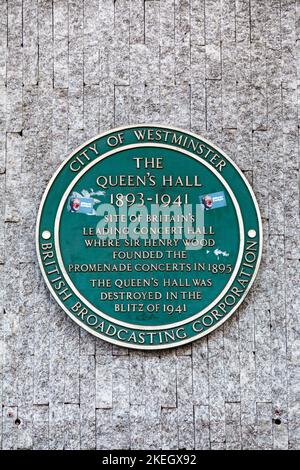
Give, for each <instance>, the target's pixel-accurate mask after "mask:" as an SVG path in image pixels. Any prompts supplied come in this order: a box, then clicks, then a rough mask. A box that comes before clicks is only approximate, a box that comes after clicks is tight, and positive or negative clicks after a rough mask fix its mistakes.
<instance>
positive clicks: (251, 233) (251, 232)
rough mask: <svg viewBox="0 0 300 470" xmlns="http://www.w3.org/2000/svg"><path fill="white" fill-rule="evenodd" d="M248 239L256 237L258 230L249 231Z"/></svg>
mask: <svg viewBox="0 0 300 470" xmlns="http://www.w3.org/2000/svg"><path fill="white" fill-rule="evenodd" d="M248 237H250V238H254V237H256V230H253V229H251V230H248Z"/></svg>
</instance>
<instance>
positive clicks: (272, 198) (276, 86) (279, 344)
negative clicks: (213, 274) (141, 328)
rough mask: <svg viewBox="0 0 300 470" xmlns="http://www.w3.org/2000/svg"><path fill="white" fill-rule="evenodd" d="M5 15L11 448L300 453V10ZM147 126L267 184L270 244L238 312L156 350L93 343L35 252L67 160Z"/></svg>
mask: <svg viewBox="0 0 300 470" xmlns="http://www.w3.org/2000/svg"><path fill="white" fill-rule="evenodd" d="M0 11H1V15H0V201H1V202H0V380H1V383H0V397H1V405H2V406H1V408H0V410H1V413H0V419H1V420H2V424H1V425H0V444H1V447H2V448H3V449H78V448H82V449H95V448H96V449H113V448H119V449H128V448H132V449H143V448H148V449H161V448H162V449H179V448H181V449H183V448H186V449H192V448H196V449H248V448H249V449H300V425H299V423H300V366H299V360H300V353H299V351H300V333H299V331H300V320H299V318H300V315H299V309H300V304H299V287H300V277H299V276H300V275H299V272H300V270H299V228H300V219H299V161H300V160H299V116H300V113H299V96H298V95H299V91H298V88H299V78H300V77H299V72H300V71H299V40H300V21H299V18H300V15H299V13H300V8H299V2H296V1H295V0H281V1H280V0H263V1H262V0H251V1H250V0H222V1H221V0H205V1H202V0H151V1H150V0H145V1H144V0H116V1H114V0H78V1H77V0H71V1H68V0H54V1H53V2H52V1H48V0H39V1H37V0H23V1H21V0H13V1H9V2H7V1H5V0H0ZM141 121H146V122H161V123H163V124H170V125H174V126H177V127H184V128H188V129H189V128H190V129H192V130H193V131H195V132H199V133H200V134H203V136H204V137H206V138H208V139H211V140H212V141H213V142H214V143H215V144H217V145H219V146H220V147H221V148H223V149H224V150H225V151H226V152H227V153H228V154H229V155H230V156H231V157H232V158H233V160H234V161H235V162H236V163H237V164H238V165H239V166H240V167H241V168H242V169H243V170H244V171H245V175H246V177H247V178H248V179H249V180H250V181H251V182H252V184H253V188H254V191H255V194H256V195H257V199H258V202H259V205H260V209H261V214H262V218H263V231H264V253H263V259H262V264H261V268H260V272H259V275H258V278H257V280H256V282H255V284H254V286H253V288H252V290H251V293H250V294H249V296H248V297H247V300H246V301H245V303H244V304H243V305H242V306H241V307H240V308H239V311H238V313H237V314H236V316H235V317H234V318H232V319H230V320H229V321H227V322H226V323H225V324H224V326H223V327H221V328H219V329H218V330H216V331H215V332H213V333H211V334H210V336H209V337H208V338H207V337H206V338H203V339H202V340H200V341H198V342H196V343H194V344H193V345H188V346H186V347H184V348H181V349H179V350H177V351H176V350H170V351H162V352H161V353H158V352H155V353H149V354H146V353H144V352H139V351H128V350H127V349H123V348H119V347H116V346H112V345H110V344H108V343H105V342H103V341H101V340H98V339H97V338H94V337H92V336H91V335H89V334H88V333H86V332H85V331H83V330H80V329H79V327H78V326H77V325H75V324H74V323H73V322H72V321H71V320H70V319H69V318H68V317H66V315H65V314H64V313H63V312H62V311H61V309H60V308H59V307H58V306H57V305H56V304H55V302H54V301H53V300H52V299H51V298H50V296H49V293H48V291H47V289H46V287H45V284H44V282H43V280H42V277H41V274H40V272H39V269H38V266H37V259H36V255H35V248H34V228H35V220H36V213H37V208H38V205H39V202H40V198H41V195H42V193H43V191H44V189H45V187H46V184H47V182H48V181H49V179H50V177H51V176H52V174H53V173H54V171H55V170H56V169H57V167H58V165H59V164H60V163H61V162H62V161H63V159H64V158H65V157H66V155H67V153H68V152H70V151H71V150H73V149H74V148H76V147H77V146H78V145H80V144H81V143H82V142H84V141H85V140H87V139H88V138H91V137H92V136H94V135H96V134H97V133H99V132H101V131H104V130H107V129H109V128H112V127H114V126H120V125H126V124H131V123H137V122H141ZM21 197H22V205H20V198H21ZM21 209H22V210H21Z"/></svg>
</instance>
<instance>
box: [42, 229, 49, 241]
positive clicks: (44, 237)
mask: <svg viewBox="0 0 300 470" xmlns="http://www.w3.org/2000/svg"><path fill="white" fill-rule="evenodd" d="M42 238H43V239H44V240H49V238H51V232H49V230H44V231H43V233H42Z"/></svg>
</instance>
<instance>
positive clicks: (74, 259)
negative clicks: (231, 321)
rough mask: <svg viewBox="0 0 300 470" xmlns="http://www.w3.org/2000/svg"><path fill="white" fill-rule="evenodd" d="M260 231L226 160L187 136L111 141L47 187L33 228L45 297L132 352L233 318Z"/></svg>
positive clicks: (99, 142) (135, 129)
mask: <svg viewBox="0 0 300 470" xmlns="http://www.w3.org/2000/svg"><path fill="white" fill-rule="evenodd" d="M261 248H262V227H261V219H260V214H259V209H258V205H257V202H256V200H255V197H254V194H253V191H252V189H251V187H250V185H249V183H248V182H247V180H246V179H245V177H244V176H243V174H242V173H241V171H240V170H239V169H238V168H237V166H236V165H235V164H234V163H233V162H232V160H231V159H230V158H229V157H228V156H226V155H225V154H224V153H223V152H222V151H221V150H220V149H218V148H217V147H215V146H214V145H212V144H211V143H209V142H208V141H206V140H205V139H203V138H202V137H199V136H197V135H195V134H192V133H191V132H187V131H184V130H181V129H176V128H170V127H163V126H156V125H154V126H148V125H141V126H132V127H124V128H120V129H114V130H112V131H110V132H107V133H105V134H102V135H100V136H98V137H96V138H94V139H92V140H90V141H89V142H87V143H85V144H84V145H83V146H81V147H80V148H78V149H77V150H76V151H75V152H73V153H72V155H70V157H69V158H68V159H67V160H66V161H65V162H64V163H63V165H62V166H61V167H60V168H59V169H58V171H57V172H56V173H55V174H54V176H53V178H52V179H51V181H50V183H49V185H48V187H47V189H46V192H45V194H44V196H43V199H42V202H41V206H40V209H39V214H38V221H37V253H38V259H39V263H40V266H41V270H42V273H43V276H44V278H45V280H46V283H47V285H48V287H49V289H50V292H51V293H52V295H53V296H54V298H55V299H56V300H57V302H58V303H59V305H60V306H61V307H62V308H63V309H64V310H65V311H66V313H67V314H68V315H69V316H70V317H71V318H72V319H73V320H74V321H76V322H77V323H78V324H79V325H80V326H82V327H83V328H85V329H86V330H87V331H89V332H90V333H92V334H94V335H96V336H98V337H100V338H102V339H104V340H107V341H109V342H111V343H114V344H117V345H120V346H126V347H129V348H136V349H163V348H170V347H175V346H179V345H181V344H185V343H189V342H191V341H194V340H196V339H198V338H200V337H201V336H204V335H206V334H208V333H209V332H210V331H212V330H214V329H215V328H217V327H218V326H219V325H221V324H222V323H223V322H224V321H225V320H226V319H227V318H228V317H230V315H232V313H233V312H234V311H235V310H236V309H237V308H238V306H239V305H240V304H241V302H242V301H243V299H244V297H245V295H246V294H247V292H248V290H249V288H250V286H251V285H252V283H253V281H254V278H255V275H256V273H257V270H258V266H259V262H260V257H261Z"/></svg>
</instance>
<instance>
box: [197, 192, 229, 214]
mask: <svg viewBox="0 0 300 470" xmlns="http://www.w3.org/2000/svg"><path fill="white" fill-rule="evenodd" d="M199 199H200V203H201V204H202V205H203V208H204V209H205V210H211V209H218V208H219V207H224V206H227V203H226V198H225V194H224V192H223V191H219V192H217V193H210V194H202V195H201V196H199Z"/></svg>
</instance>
